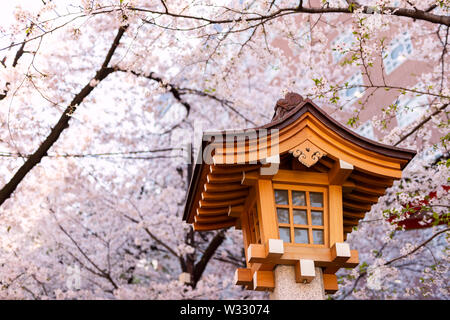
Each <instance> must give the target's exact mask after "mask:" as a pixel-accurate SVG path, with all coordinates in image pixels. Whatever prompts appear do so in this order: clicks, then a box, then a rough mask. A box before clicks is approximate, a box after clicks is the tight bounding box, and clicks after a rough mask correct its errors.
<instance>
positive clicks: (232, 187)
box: [203, 182, 247, 193]
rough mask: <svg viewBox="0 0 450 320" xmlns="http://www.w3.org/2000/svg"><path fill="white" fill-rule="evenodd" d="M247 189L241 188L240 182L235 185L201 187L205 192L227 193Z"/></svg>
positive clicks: (208, 184)
mask: <svg viewBox="0 0 450 320" xmlns="http://www.w3.org/2000/svg"><path fill="white" fill-rule="evenodd" d="M245 189H247V187H245V186H242V185H241V183H240V182H236V183H228V184H211V183H205V184H204V186H203V190H204V191H207V192H219V193H222V192H228V191H238V190H245Z"/></svg>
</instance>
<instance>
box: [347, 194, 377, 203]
mask: <svg viewBox="0 0 450 320" xmlns="http://www.w3.org/2000/svg"><path fill="white" fill-rule="evenodd" d="M344 198H345V199H349V200H355V201H359V202H365V203H370V204H375V203H377V202H378V197H373V196H370V195H362V194H355V193H347V194H346V195H345V196H344Z"/></svg>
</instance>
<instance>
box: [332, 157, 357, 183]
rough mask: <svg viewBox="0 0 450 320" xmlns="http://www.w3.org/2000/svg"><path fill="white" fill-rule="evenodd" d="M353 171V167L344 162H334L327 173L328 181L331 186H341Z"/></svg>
mask: <svg viewBox="0 0 450 320" xmlns="http://www.w3.org/2000/svg"><path fill="white" fill-rule="evenodd" d="M352 171H353V165H351V164H350V163H348V162H345V161H344V160H339V161H336V162H335V163H334V165H333V167H332V168H331V169H330V171H329V172H328V179H329V181H330V184H332V185H342V184H343V183H344V182H345V181H346V180H347V178H348V177H349V176H350V174H351V173H352Z"/></svg>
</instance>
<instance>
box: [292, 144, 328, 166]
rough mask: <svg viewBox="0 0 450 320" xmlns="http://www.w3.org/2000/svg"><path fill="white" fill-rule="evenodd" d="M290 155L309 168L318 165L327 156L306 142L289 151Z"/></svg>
mask: <svg viewBox="0 0 450 320" xmlns="http://www.w3.org/2000/svg"><path fill="white" fill-rule="evenodd" d="M289 153H292V155H293V156H294V157H296V158H298V161H300V162H301V163H302V164H304V165H305V166H307V167H308V168H309V167H311V166H312V165H314V164H316V163H317V161H319V160H320V158H322V157H323V156H325V155H327V154H326V153H325V152H324V151H323V150H322V149H320V148H319V147H317V146H316V145H314V144H313V143H312V142H311V141H309V140H305V141H304V142H302V143H301V144H299V145H298V146H296V147H295V148H292V149H291V150H289Z"/></svg>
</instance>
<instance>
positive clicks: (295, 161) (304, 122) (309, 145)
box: [183, 93, 415, 293]
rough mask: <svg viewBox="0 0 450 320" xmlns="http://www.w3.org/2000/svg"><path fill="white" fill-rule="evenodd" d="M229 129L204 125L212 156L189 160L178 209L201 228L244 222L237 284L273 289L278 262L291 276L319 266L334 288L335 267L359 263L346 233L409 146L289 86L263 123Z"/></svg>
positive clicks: (303, 277) (304, 276)
mask: <svg viewBox="0 0 450 320" xmlns="http://www.w3.org/2000/svg"><path fill="white" fill-rule="evenodd" d="M226 135H228V136H229V135H230V131H220V132H210V133H205V134H204V141H207V142H205V143H204V144H203V146H202V150H200V156H201V157H202V158H201V159H207V158H208V157H207V156H205V152H210V160H211V161H209V163H208V162H206V163H205V162H204V161H198V163H197V164H196V165H195V169H194V172H193V176H192V180H191V183H190V187H189V191H188V197H187V202H186V207H185V212H184V217H183V219H184V220H186V221H187V222H188V223H193V227H194V230H198V231H205V230H215V229H220V228H227V227H231V226H234V227H235V228H236V229H242V234H243V242H244V248H245V255H246V262H247V268H245V269H237V270H236V274H235V283H236V284H237V285H243V286H245V287H246V288H247V289H252V290H273V289H274V286H275V282H274V274H273V270H274V267H275V266H277V265H293V266H295V276H296V277H295V279H296V281H297V282H306V283H307V282H309V281H311V280H312V279H313V278H314V277H315V268H317V267H320V268H322V273H323V282H324V288H325V291H326V292H327V293H333V292H335V291H337V290H338V285H337V277H336V275H335V273H336V272H337V271H338V270H339V269H340V268H342V267H344V268H353V267H355V266H357V265H358V263H359V261H358V252H357V251H356V250H350V248H349V245H348V244H347V243H345V242H344V240H345V239H346V235H347V234H348V233H349V232H351V231H352V228H353V227H354V226H356V225H358V221H359V220H360V219H362V218H364V215H365V213H366V212H367V211H369V210H370V208H371V205H373V204H375V203H377V201H378V198H379V197H380V196H382V195H383V194H384V193H385V190H386V188H388V187H390V186H391V185H392V184H393V182H394V180H395V179H399V178H400V177H401V175H402V169H403V168H404V167H405V166H406V165H407V164H408V162H409V161H410V160H411V159H412V158H413V157H414V155H415V152H414V151H411V150H406V149H400V148H395V147H391V146H387V145H383V144H380V143H377V142H374V141H371V140H369V139H366V138H364V137H362V136H359V135H358V134H356V133H354V132H352V131H350V130H348V129H347V128H345V127H343V126H342V125H340V124H339V123H338V122H336V121H335V120H334V119H332V118H331V117H329V116H328V115H327V114H326V113H325V112H324V111H322V110H321V109H320V108H319V107H317V106H316V105H315V104H314V103H313V102H312V101H311V100H309V99H303V98H302V97H301V96H300V95H298V94H295V93H288V94H287V95H286V97H285V99H281V100H279V101H278V102H277V104H276V107H275V115H274V118H273V119H272V122H270V123H269V124H267V125H265V126H262V127H259V128H255V129H246V130H242V131H233V132H231V136H234V137H233V138H232V139H231V140H230V139H229V137H228V138H227V137H225V136H226ZM210 138H213V139H210ZM209 140H211V141H209ZM239 142H240V143H239Z"/></svg>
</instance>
